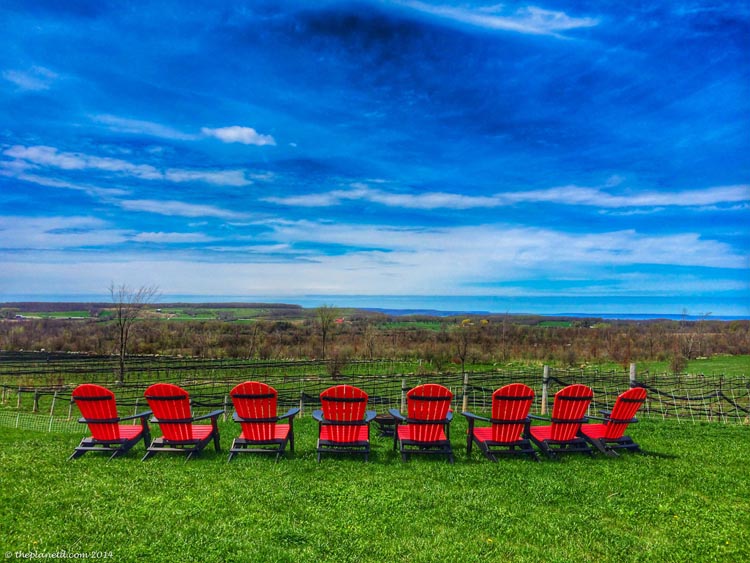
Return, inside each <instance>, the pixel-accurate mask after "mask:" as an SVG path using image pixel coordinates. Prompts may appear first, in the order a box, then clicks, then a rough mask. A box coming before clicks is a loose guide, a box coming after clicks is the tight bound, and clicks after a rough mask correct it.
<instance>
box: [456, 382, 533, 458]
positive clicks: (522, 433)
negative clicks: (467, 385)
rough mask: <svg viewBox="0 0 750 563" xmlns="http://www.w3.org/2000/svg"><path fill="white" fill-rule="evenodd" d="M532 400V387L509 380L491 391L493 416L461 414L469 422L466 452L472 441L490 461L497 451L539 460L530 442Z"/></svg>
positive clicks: (468, 450) (469, 452)
mask: <svg viewBox="0 0 750 563" xmlns="http://www.w3.org/2000/svg"><path fill="white" fill-rule="evenodd" d="M533 402H534V390H533V389H532V388H531V387H529V386H528V385H524V384H523V383H511V384H510V385H506V386H504V387H501V388H500V389H498V390H496V391H495V392H494V393H493V394H492V418H485V417H483V416H477V415H475V414H472V413H470V412H464V413H461V414H463V415H464V416H465V417H466V418H467V420H468V421H469V430H468V432H467V436H466V453H467V455H471V447H472V444H473V443H474V442H476V444H477V446H479V448H480V449H481V450H482V453H483V454H484V455H485V456H486V457H487V458H488V459H491V460H492V461H497V457H495V456H496V455H497V454H526V455H528V456H530V457H531V458H532V459H534V460H536V461H538V460H539V458H538V457H537V455H536V451H535V450H534V448H533V447H532V446H531V442H530V441H529V438H528V435H529V427H530V425H531V418H530V417H529V409H531V404H532V403H533ZM477 421H485V422H490V423H491V424H492V426H489V427H477V426H475V423H476V422H477Z"/></svg>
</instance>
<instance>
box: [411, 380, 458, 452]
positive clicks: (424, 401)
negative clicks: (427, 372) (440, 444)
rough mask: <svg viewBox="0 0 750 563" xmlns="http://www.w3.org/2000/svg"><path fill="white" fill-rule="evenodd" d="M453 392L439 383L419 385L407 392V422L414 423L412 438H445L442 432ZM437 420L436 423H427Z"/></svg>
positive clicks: (429, 439) (430, 440)
mask: <svg viewBox="0 0 750 563" xmlns="http://www.w3.org/2000/svg"><path fill="white" fill-rule="evenodd" d="M452 399H453V393H451V392H450V390H449V389H448V388H447V387H443V386H442V385H438V384H437V383H425V384H424V385H418V386H417V387H415V388H414V389H412V390H411V391H409V392H408V393H407V394H406V403H407V423H408V424H410V425H412V430H411V439H412V440H415V441H418V442H436V441H438V440H441V439H444V438H441V437H442V436H443V434H442V432H443V429H444V427H445V424H446V418H447V416H448V411H449V410H450V407H451V400H452ZM425 421H427V422H429V421H435V422H436V423H435V424H425Z"/></svg>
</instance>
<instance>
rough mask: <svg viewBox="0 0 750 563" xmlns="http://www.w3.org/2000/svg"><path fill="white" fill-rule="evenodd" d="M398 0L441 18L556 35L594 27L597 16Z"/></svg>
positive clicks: (523, 31) (529, 8) (534, 8)
mask: <svg viewBox="0 0 750 563" xmlns="http://www.w3.org/2000/svg"><path fill="white" fill-rule="evenodd" d="M396 3H397V4H400V5H402V6H405V7H407V8H411V9H413V10H416V11H418V12H421V13H425V14H429V15H431V16H435V17H438V18H441V19H444V20H448V21H453V22H459V23H463V24H468V25H472V26H475V27H481V28H483V29H493V30H502V31H514V32H517V33H525V34H532V35H552V36H558V37H559V32H561V31H569V30H571V29H578V28H582V27H594V26H596V25H598V23H599V20H598V19H595V18H587V17H583V18H575V17H571V16H569V15H567V14H566V13H564V12H555V11H551V10H544V9H542V8H537V7H535V6H526V7H523V8H520V9H518V10H516V12H515V13H513V14H507V15H505V14H503V15H501V14H502V12H503V10H504V6H503V5H502V4H499V5H497V6H491V7H486V8H481V9H471V8H466V7H459V6H451V5H442V6H440V5H432V4H427V3H426V2H420V1H418V0H401V1H397V2H396Z"/></svg>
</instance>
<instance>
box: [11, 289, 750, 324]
mask: <svg viewBox="0 0 750 563" xmlns="http://www.w3.org/2000/svg"><path fill="white" fill-rule="evenodd" d="M10 301H64V302H72V301H73V302H75V301H78V302H99V303H107V302H109V301H110V297H109V295H108V294H98V295H97V294H88V295H84V294H81V295H18V294H16V295H8V294H5V295H3V294H0V302H10ZM159 301H160V302H162V303H167V302H183V303H227V302H254V303H259V302H260V303H289V304H293V305H300V306H302V307H306V308H314V307H320V306H321V305H332V306H334V307H356V308H361V309H373V310H380V311H384V312H388V313H389V314H394V315H396V314H419V313H421V314H432V315H451V314H469V313H476V314H504V313H508V314H512V315H521V314H532V315H546V316H567V317H598V318H605V319H632V320H647V319H674V320H680V319H685V320H700V319H703V318H708V319H714V320H741V319H750V300H749V301H748V302H747V303H738V302H737V301H736V300H734V299H729V298H723V297H716V296H698V297H691V298H689V299H687V298H685V297H680V296H664V297H620V296H618V297H596V296H585V297H580V296H566V295H555V296H542V297H495V296H466V295H434V296H432V295H431V296H424V295H395V296H394V295H296V296H291V295H170V294H163V295H161V296H160V297H159Z"/></svg>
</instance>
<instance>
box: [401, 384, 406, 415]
mask: <svg viewBox="0 0 750 563" xmlns="http://www.w3.org/2000/svg"><path fill="white" fill-rule="evenodd" d="M399 410H400V411H401V414H404V412H406V378H405V377H404V378H402V379H401V408H400V409H399Z"/></svg>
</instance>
